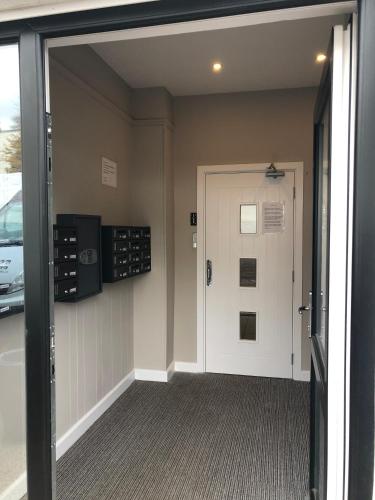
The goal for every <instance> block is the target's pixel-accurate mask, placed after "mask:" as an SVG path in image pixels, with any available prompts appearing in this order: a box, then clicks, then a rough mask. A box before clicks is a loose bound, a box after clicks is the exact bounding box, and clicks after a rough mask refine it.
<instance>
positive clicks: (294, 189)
mask: <svg viewBox="0 0 375 500" xmlns="http://www.w3.org/2000/svg"><path fill="white" fill-rule="evenodd" d="M293 198H294V199H296V187H295V186H293Z"/></svg>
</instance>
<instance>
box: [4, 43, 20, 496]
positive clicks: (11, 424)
mask: <svg viewBox="0 0 375 500" xmlns="http://www.w3.org/2000/svg"><path fill="white" fill-rule="evenodd" d="M18 65H19V61H18V46H17V45H4V46H0V67H1V69H2V74H1V79H0V496H1V494H2V493H3V492H4V491H5V490H6V489H7V488H8V487H10V486H11V484H12V483H13V482H14V481H16V480H17V479H18V478H19V477H20V476H21V474H23V473H24V472H25V470H26V453H25V452H26V438H25V425H26V423H25V413H26V409H25V404H26V403H25V359H24V358H25V350H24V330H25V329H24V317H23V314H17V315H15V313H22V311H23V227H22V178H21V131H20V95H19V68H18Z"/></svg>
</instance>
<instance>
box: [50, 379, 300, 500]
mask: <svg viewBox="0 0 375 500" xmlns="http://www.w3.org/2000/svg"><path fill="white" fill-rule="evenodd" d="M308 436H309V393H308V384H306V383H303V382H293V381H286V380H276V379H264V378H254V377H240V376H228V375H213V374H204V375H191V374H175V375H174V376H173V378H172V380H171V382H170V383H168V384H163V383H152V382H135V383H134V384H133V385H132V386H131V387H130V388H129V389H128V391H127V392H126V393H125V394H124V395H123V396H122V397H121V398H120V399H119V400H118V401H117V402H116V403H115V404H114V405H113V406H112V407H111V408H110V409H109V410H108V411H107V412H106V413H105V414H104V415H103V416H102V417H101V418H100V419H99V420H98V421H97V422H96V423H95V424H94V426H93V427H92V428H91V429H90V430H89V431H88V432H87V433H86V434H85V435H84V436H83V437H82V438H81V439H80V440H79V441H78V442H77V443H76V444H75V446H73V447H72V448H71V449H70V450H69V451H68V452H67V453H66V454H65V455H64V457H63V458H62V459H60V460H59V462H58V467H57V492H58V499H59V500H83V499H84V500H94V499H95V500H107V499H108V500H109V499H111V500H120V499H124V500H125V499H126V500H167V499H168V500H177V499H178V500H224V499H225V500H232V499H233V500H245V499H246V500H250V499H251V500H302V499H304V497H305V495H306V493H307V489H308V449H309V443H308Z"/></svg>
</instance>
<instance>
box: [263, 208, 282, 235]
mask: <svg viewBox="0 0 375 500" xmlns="http://www.w3.org/2000/svg"><path fill="white" fill-rule="evenodd" d="M284 229H285V207H284V203H280V202H276V201H272V202H269V201H265V202H264V203H263V233H281V232H282V231H284Z"/></svg>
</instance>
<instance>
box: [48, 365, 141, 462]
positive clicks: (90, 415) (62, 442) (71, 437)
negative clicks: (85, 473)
mask: <svg viewBox="0 0 375 500" xmlns="http://www.w3.org/2000/svg"><path fill="white" fill-rule="evenodd" d="M134 379H135V377H134V370H133V371H131V372H130V373H129V374H128V375H127V376H126V377H125V378H123V379H122V380H121V382H119V383H118V384H117V385H116V386H115V387H114V388H113V389H112V390H111V391H110V392H108V393H107V394H106V395H105V396H104V398H103V399H101V400H100V401H99V403H97V404H96V405H95V406H94V407H93V408H91V410H90V411H88V412H87V413H86V415H84V416H83V417H82V418H81V419H80V420H78V422H77V423H75V424H74V425H73V427H71V428H70V429H69V430H68V432H66V433H65V434H64V435H63V436H61V438H60V439H59V440H58V441H57V445H56V459H57V460H58V459H59V458H60V457H62V455H64V453H65V452H67V451H68V450H69V448H70V447H71V446H73V444H74V443H75V442H76V441H77V440H78V439H79V438H80V437H81V436H83V434H84V433H85V432H86V431H87V430H88V429H89V428H90V427H91V426H92V425H93V423H94V422H96V420H98V418H99V417H101V416H102V415H103V413H104V412H106V411H107V410H108V409H109V408H110V407H111V406H112V405H113V403H114V402H115V401H116V400H117V399H118V398H119V397H120V396H121V395H122V394H123V393H124V392H125V391H126V390H127V389H128V388H129V387H130V386H131V384H132V383H133V382H134Z"/></svg>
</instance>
